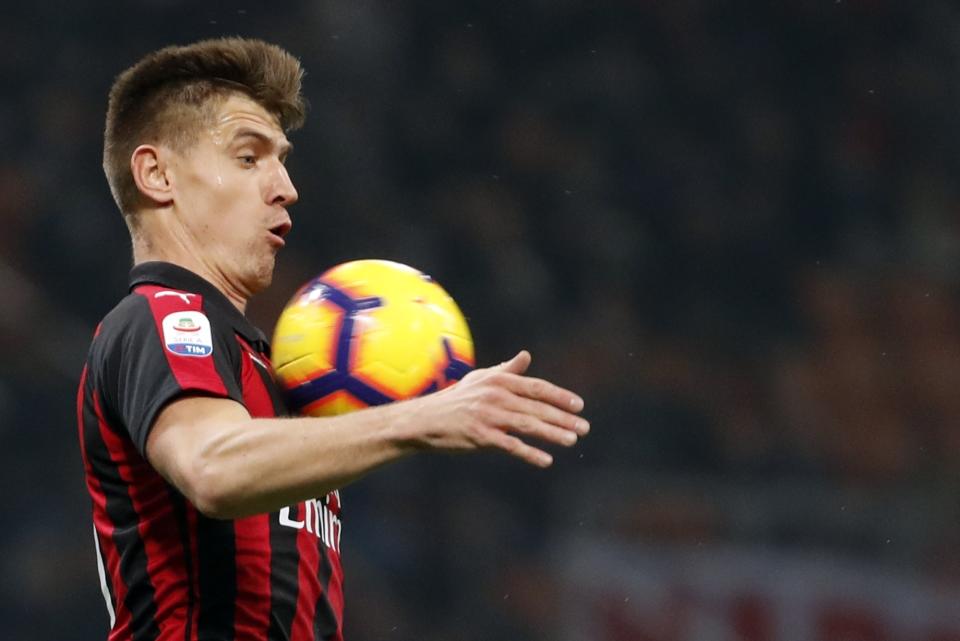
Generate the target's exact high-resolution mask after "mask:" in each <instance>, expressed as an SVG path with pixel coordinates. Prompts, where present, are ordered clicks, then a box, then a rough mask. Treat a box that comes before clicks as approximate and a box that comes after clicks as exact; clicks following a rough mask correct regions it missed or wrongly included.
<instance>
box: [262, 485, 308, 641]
mask: <svg viewBox="0 0 960 641" xmlns="http://www.w3.org/2000/svg"><path fill="white" fill-rule="evenodd" d="M302 505H303V503H301V504H300V506H302ZM300 506H297V509H298V510H299V507H300ZM296 518H302V519H304V520H306V515H305V514H300V515H298V516H297V517H296ZM299 535H300V530H295V529H293V528H289V527H284V526H282V525H280V520H279V519H276V518H272V519H270V628H269V631H268V632H267V639H268V641H287V640H288V639H289V638H290V634H291V632H292V630H293V617H294V615H295V614H296V612H297V597H298V596H299V593H300V549H299V548H298V547H297V537H298V536H299Z"/></svg>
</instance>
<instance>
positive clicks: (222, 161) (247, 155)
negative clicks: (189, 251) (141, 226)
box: [169, 95, 297, 297]
mask: <svg viewBox="0 0 960 641" xmlns="http://www.w3.org/2000/svg"><path fill="white" fill-rule="evenodd" d="M289 151H290V143H289V142H288V141H287V139H286V137H285V136H284V134H283V130H282V129H281V128H280V125H279V123H278V121H277V119H276V118H275V117H274V116H273V115H272V114H270V113H269V112H267V111H266V110H265V109H264V108H263V107H261V106H260V105H259V104H257V103H256V102H254V101H253V100H251V99H249V98H247V97H244V96H240V95H233V96H231V97H229V98H227V99H226V100H225V101H224V102H223V104H221V105H220V108H219V109H217V111H216V115H215V116H214V120H213V124H212V126H210V127H209V128H207V129H205V130H204V131H201V133H200V136H199V140H198V142H197V143H196V144H195V145H193V146H192V147H190V148H189V149H188V150H186V151H184V152H183V153H176V152H174V153H173V154H172V158H171V162H170V167H169V171H170V175H171V180H172V186H173V202H174V205H175V208H176V212H177V214H178V216H179V217H180V220H179V223H180V224H179V228H180V230H181V233H183V234H185V236H186V237H185V238H183V239H182V240H183V242H184V244H185V245H186V246H187V247H193V248H195V251H196V252H197V255H196V258H197V259H198V260H199V261H200V262H201V263H202V264H203V265H204V267H205V268H206V269H207V270H209V271H210V272H211V273H212V274H213V275H214V276H215V277H216V278H218V279H222V280H223V281H224V282H225V283H226V284H228V285H229V287H230V288H231V289H234V290H236V291H237V293H239V294H241V295H243V296H244V297H249V296H252V295H253V294H255V293H257V292H259V291H260V290H262V289H263V288H265V287H266V286H267V285H269V284H270V281H271V279H272V278H273V266H274V260H275V258H276V253H277V251H278V250H279V249H280V248H281V247H283V245H284V241H283V237H284V236H285V235H286V234H287V232H288V231H290V227H291V222H290V216H289V215H288V214H287V209H286V208H287V207H288V206H289V205H292V204H293V203H295V202H296V201H297V190H296V189H295V188H294V186H293V183H292V182H291V181H290V176H289V175H288V174H287V170H286V167H284V161H285V160H286V156H287V153H288V152H289Z"/></svg>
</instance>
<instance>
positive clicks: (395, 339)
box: [272, 260, 474, 416]
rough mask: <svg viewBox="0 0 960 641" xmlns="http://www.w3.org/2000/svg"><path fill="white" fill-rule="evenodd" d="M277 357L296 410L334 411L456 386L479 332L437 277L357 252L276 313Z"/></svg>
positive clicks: (470, 359)
mask: <svg viewBox="0 0 960 641" xmlns="http://www.w3.org/2000/svg"><path fill="white" fill-rule="evenodd" d="M272 361H273V366H274V371H275V373H276V376H277V380H278V382H279V383H280V386H281V388H282V389H283V390H284V393H285V395H286V400H287V405H288V407H289V408H290V409H291V411H294V412H297V413H300V414H305V415H309V416H332V415H336V414H344V413H346V412H350V411H353V410H356V409H360V408H363V407H368V406H371V405H381V404H383V403H389V402H392V401H397V400H402V399H406V398H412V397H414V396H421V395H423V394H428V393H430V392H433V391H436V390H438V389H442V388H444V387H446V386H448V385H451V384H453V383H454V382H455V381H457V380H459V379H461V378H463V376H464V375H465V374H466V373H467V372H469V371H470V370H471V369H472V368H473V365H474V354H473V339H472V338H471V336H470V329H469V328H468V327H467V322H466V320H465V319H464V317H463V314H462V313H461V312H460V309H459V308H458V307H457V304H456V303H455V302H454V301H453V299H452V298H451V297H450V296H449V295H448V294H447V292H445V291H444V290H443V288H442V287H440V285H438V284H437V283H436V282H435V281H434V280H433V279H432V278H430V277H429V276H427V275H426V274H424V273H422V272H420V271H418V270H416V269H414V268H412V267H408V266H406V265H402V264H400V263H395V262H391V261H387V260H357V261H352V262H349V263H344V264H342V265H338V266H336V267H334V268H332V269H329V270H327V271H326V272H324V273H323V274H321V275H320V276H318V277H317V278H314V279H313V280H311V281H310V282H308V283H307V284H306V285H304V286H303V287H301V288H300V290H299V291H297V293H296V294H294V296H293V298H292V299H291V300H290V302H289V303H287V306H286V307H285V308H284V309H283V312H282V313H281V315H280V319H279V320H278V321H277V327H276V330H275V331H274V335H273V355H272Z"/></svg>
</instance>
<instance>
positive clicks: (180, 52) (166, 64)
mask: <svg viewBox="0 0 960 641" xmlns="http://www.w3.org/2000/svg"><path fill="white" fill-rule="evenodd" d="M302 77H303V69H302V68H301V67H300V61H299V60H297V59H296V58H295V57H293V56H292V55H291V54H290V53H288V52H287V51H285V50H283V49H281V48H280V47H278V46H276V45H272V44H269V43H266V42H263V41H262V40H254V39H246V38H219V39H215V40H202V41H200V42H196V43H193V44H190V45H185V46H171V47H165V48H163V49H160V50H158V51H154V52H153V53H150V54H148V55H147V56H145V57H144V58H143V59H141V60H140V61H139V62H137V63H136V64H135V65H133V66H132V67H130V68H129V69H127V70H126V71H124V72H123V73H121V74H120V75H119V76H117V79H116V81H114V83H113V87H112V88H111V89H110V101H109V105H108V107H107V122H106V128H105V130H104V136H103V170H104V173H106V175H107V182H108V183H110V191H111V192H112V193H113V198H114V200H116V202H117V206H118V207H119V208H120V211H122V212H123V213H124V214H125V215H126V214H130V213H133V211H135V210H136V208H137V204H138V203H139V201H140V192H139V190H138V189H137V186H136V183H134V180H133V175H132V174H131V172H130V157H131V156H132V155H133V151H134V150H135V149H136V148H137V146H139V145H141V144H144V143H152V144H156V143H158V142H163V143H166V144H168V145H170V146H172V147H173V148H175V149H178V150H183V149H186V148H188V147H189V146H190V145H193V144H195V143H196V141H197V137H198V135H199V132H200V131H201V128H202V127H203V126H204V125H205V124H207V123H208V122H209V120H210V119H211V118H212V117H213V114H214V113H215V109H216V107H217V106H218V105H219V104H221V101H222V100H223V99H225V98H226V97H228V96H229V95H230V94H233V93H244V94H246V95H247V96H249V97H250V98H251V99H253V100H255V101H256V102H257V103H259V104H260V105H261V106H263V108H264V109H266V110H267V111H268V112H270V113H272V114H274V115H275V116H276V117H277V119H278V120H279V121H280V127H281V128H282V129H283V130H284V131H289V130H291V129H297V128H298V127H300V126H301V125H302V124H303V119H304V114H305V111H306V104H305V101H304V99H303V96H301V95H300V82H301V79H302Z"/></svg>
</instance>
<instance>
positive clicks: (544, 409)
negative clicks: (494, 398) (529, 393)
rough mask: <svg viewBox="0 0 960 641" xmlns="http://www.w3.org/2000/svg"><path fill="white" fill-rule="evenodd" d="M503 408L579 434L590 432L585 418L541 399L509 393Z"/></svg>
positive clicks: (584, 434)
mask: <svg viewBox="0 0 960 641" xmlns="http://www.w3.org/2000/svg"><path fill="white" fill-rule="evenodd" d="M504 409H507V410H510V411H512V412H519V413H521V414H529V415H531V416H536V417H537V418H539V419H540V420H542V421H544V422H546V423H550V424H552V425H556V426H557V427H560V428H562V429H565V430H572V431H574V432H576V433H577V434H578V435H580V436H586V435H587V433H588V432H590V422H589V421H587V420H586V419H585V418H583V417H581V416H577V415H576V414H574V413H572V412H566V411H564V410H562V409H560V408H558V407H556V406H554V405H550V404H549V403H544V402H542V401H534V400H531V399H529V398H524V397H522V396H517V395H511V396H510V398H509V400H508V401H507V402H506V403H505V405H504Z"/></svg>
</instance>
